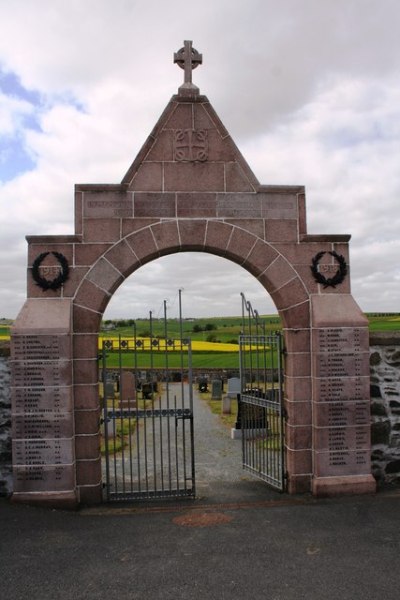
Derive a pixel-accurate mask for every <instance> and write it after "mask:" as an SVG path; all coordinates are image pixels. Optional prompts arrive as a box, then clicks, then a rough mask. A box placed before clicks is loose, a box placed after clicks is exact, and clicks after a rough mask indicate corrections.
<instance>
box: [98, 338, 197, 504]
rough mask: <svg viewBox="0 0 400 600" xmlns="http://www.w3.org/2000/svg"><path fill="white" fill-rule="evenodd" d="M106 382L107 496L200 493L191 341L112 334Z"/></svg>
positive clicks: (106, 349) (106, 345) (105, 346)
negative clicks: (173, 360) (175, 361)
mask: <svg viewBox="0 0 400 600" xmlns="http://www.w3.org/2000/svg"><path fill="white" fill-rule="evenodd" d="M171 353H174V354H175V356H177V355H178V356H179V363H180V364H179V368H178V369H173V370H172V369H170V368H169V359H170V357H171ZM144 356H146V357H147V364H149V365H150V368H146V369H144V368H141V367H140V363H142V362H143V357H144ZM160 357H161V358H162V360H161V361H160ZM160 362H163V365H162V366H161V367H160ZM101 381H102V384H101V387H102V399H103V419H102V454H103V456H104V460H103V471H104V473H103V478H104V480H105V499H106V500H107V501H115V500H143V499H152V498H167V497H192V496H194V495H195V470H194V441H193V396H192V366H191V343H190V340H175V339H158V338H153V339H151V338H147V339H146V338H141V339H137V338H136V336H135V335H134V336H133V337H132V338H126V339H122V338H121V337H118V338H113V339H107V340H104V341H103V343H102V378H101Z"/></svg>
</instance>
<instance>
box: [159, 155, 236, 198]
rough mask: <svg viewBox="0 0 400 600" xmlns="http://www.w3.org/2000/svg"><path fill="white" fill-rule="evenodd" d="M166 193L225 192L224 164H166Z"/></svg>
mask: <svg viewBox="0 0 400 600" xmlns="http://www.w3.org/2000/svg"><path fill="white" fill-rule="evenodd" d="M164 186H165V190H166V191H171V192H173V191H177V192H193V191H197V192H223V191H224V190H225V173H224V165H223V164H222V163H208V162H207V163H200V162H199V163H184V162H175V163H165V172H164Z"/></svg>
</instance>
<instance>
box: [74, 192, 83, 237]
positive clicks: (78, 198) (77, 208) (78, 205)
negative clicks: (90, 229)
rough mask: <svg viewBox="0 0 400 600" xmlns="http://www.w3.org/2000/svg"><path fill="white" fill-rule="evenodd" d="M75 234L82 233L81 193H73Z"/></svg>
mask: <svg viewBox="0 0 400 600" xmlns="http://www.w3.org/2000/svg"><path fill="white" fill-rule="evenodd" d="M74 215H75V233H76V234H78V235H81V234H82V233H83V192H79V191H75V209H74Z"/></svg>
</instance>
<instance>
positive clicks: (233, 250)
mask: <svg viewBox="0 0 400 600" xmlns="http://www.w3.org/2000/svg"><path fill="white" fill-rule="evenodd" d="M256 243H257V238H256V237H255V236H254V235H252V234H251V233H248V232H247V231H243V229H239V228H238V227H235V228H234V229H233V231H232V235H231V237H230V239H229V243H228V248H227V257H228V258H230V257H232V260H234V262H236V263H237V262H239V264H244V263H245V262H246V259H247V257H248V255H249V254H250V252H251V250H252V249H253V248H254V246H255V244H256ZM261 255H262V250H261ZM259 260H260V257H259ZM261 260H262V256H261ZM249 267H250V268H252V267H253V265H252V264H249V265H248V266H247V265H246V268H249ZM259 268H260V267H259ZM254 270H256V267H255V266H254ZM252 272H253V271H252Z"/></svg>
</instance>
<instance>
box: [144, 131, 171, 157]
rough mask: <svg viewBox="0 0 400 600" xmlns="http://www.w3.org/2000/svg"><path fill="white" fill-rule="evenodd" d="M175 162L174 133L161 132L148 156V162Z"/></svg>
mask: <svg viewBox="0 0 400 600" xmlns="http://www.w3.org/2000/svg"><path fill="white" fill-rule="evenodd" d="M171 160H173V132H172V131H171V130H167V131H166V130H164V131H161V132H160V133H159V134H158V135H157V138H156V140H155V142H154V144H153V146H152V147H151V150H150V152H149V153H148V155H147V156H146V161H160V162H162V161H171Z"/></svg>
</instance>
